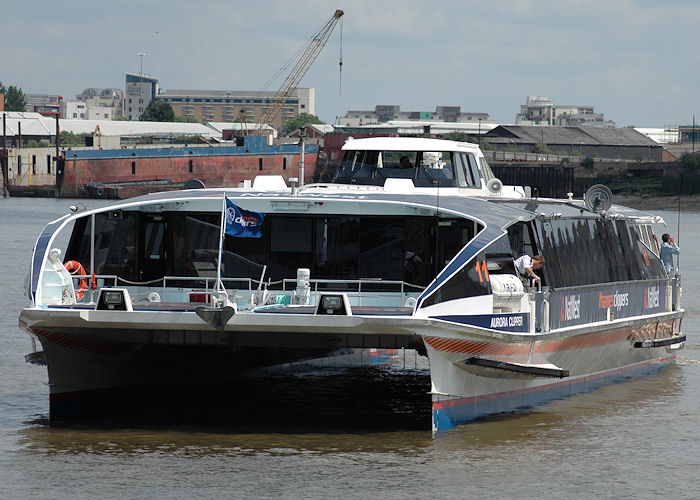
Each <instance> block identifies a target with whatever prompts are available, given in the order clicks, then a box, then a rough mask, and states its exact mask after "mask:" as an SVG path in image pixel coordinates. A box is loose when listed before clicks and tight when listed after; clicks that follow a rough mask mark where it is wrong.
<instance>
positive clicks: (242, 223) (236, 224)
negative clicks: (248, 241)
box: [226, 198, 265, 238]
mask: <svg viewBox="0 0 700 500" xmlns="http://www.w3.org/2000/svg"><path fill="white" fill-rule="evenodd" d="M264 220H265V214H262V213H259V212H250V211H248V210H243V209H242V208H240V207H237V206H236V205H234V204H233V202H232V201H231V200H229V199H228V198H226V234H229V235H231V236H235V237H237V238H260V237H261V236H262V231H261V228H262V223H263V221H264Z"/></svg>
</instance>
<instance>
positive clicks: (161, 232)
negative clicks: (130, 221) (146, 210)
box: [140, 214, 168, 281]
mask: <svg viewBox="0 0 700 500" xmlns="http://www.w3.org/2000/svg"><path fill="white" fill-rule="evenodd" d="M167 234H168V224H167V221H166V218H165V216H164V215H162V214H145V215H144V218H143V224H142V225H141V238H140V239H141V241H142V242H143V244H142V246H141V248H142V250H143V254H142V255H141V262H142V265H141V272H140V277H141V280H142V281H150V280H155V279H160V278H162V277H163V276H165V274H166V273H167V258H168V256H167V245H166V242H167V238H166V236H167Z"/></svg>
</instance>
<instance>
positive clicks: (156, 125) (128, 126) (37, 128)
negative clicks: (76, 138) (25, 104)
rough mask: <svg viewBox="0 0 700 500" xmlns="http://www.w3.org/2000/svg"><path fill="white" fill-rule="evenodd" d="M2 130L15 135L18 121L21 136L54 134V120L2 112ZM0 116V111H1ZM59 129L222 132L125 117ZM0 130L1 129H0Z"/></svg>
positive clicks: (68, 123)
mask: <svg viewBox="0 0 700 500" xmlns="http://www.w3.org/2000/svg"><path fill="white" fill-rule="evenodd" d="M5 114H6V115H7V118H6V120H5V124H6V125H5V131H6V132H5V133H6V135H7V136H8V137H14V136H16V135H17V134H18V129H19V127H18V126H17V124H18V123H21V127H22V135H23V136H37V137H47V138H48V137H53V136H55V135H56V119H55V118H48V117H45V116H42V115H40V114H39V113H19V112H12V111H8V112H6V113H5ZM0 119H2V117H1V113H0ZM58 125H59V127H60V130H61V131H62V132H63V131H66V132H70V133H72V134H93V133H95V132H96V130H97V126H98V125H99V127H100V128H99V131H100V133H101V134H102V135H103V136H119V137H139V136H159V137H169V136H183V135H194V136H202V137H208V138H213V139H216V138H218V139H220V138H221V131H219V130H216V129H215V128H212V127H207V126H206V125H203V124H201V123H182V122H137V121H124V120H65V119H61V120H59V124H58ZM0 133H2V131H1V130H0Z"/></svg>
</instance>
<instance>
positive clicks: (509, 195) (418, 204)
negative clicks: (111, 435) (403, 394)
mask: <svg viewBox="0 0 700 500" xmlns="http://www.w3.org/2000/svg"><path fill="white" fill-rule="evenodd" d="M343 149H344V151H345V156H344V159H343V162H342V165H341V167H340V169H339V171H338V174H337V176H336V178H335V180H334V181H333V182H332V183H328V184H310V185H306V186H302V187H297V186H295V185H292V186H291V187H289V186H287V185H286V184H285V182H284V180H283V179H282V178H281V177H258V178H256V179H255V181H254V183H253V186H252V189H251V188H245V189H244V188H235V189H193V190H186V191H172V192H167V193H156V194H151V195H147V196H142V197H138V198H134V199H130V200H125V201H122V202H118V203H115V204H113V205H110V206H107V207H104V208H100V209H96V210H82V211H81V210H74V211H73V213H70V214H68V215H66V216H64V217H61V218H60V219H57V220H55V221H54V222H51V223H50V224H48V225H47V226H46V228H45V229H44V230H43V232H42V233H41V235H40V236H39V238H38V240H37V243H36V246H35V249H34V253H33V257H32V263H31V272H30V276H29V280H28V294H29V298H30V299H31V305H30V306H29V307H27V308H25V309H23V310H22V312H21V315H20V318H19V323H20V325H21V327H23V328H24V329H25V330H26V331H27V332H28V333H29V334H30V336H31V337H32V338H33V340H34V341H36V340H38V341H39V343H40V344H41V347H42V348H43V350H40V349H39V346H38V345H37V344H36V342H35V345H36V346H37V349H36V350H35V352H34V353H32V354H30V355H28V356H27V357H28V360H30V361H35V362H44V361H45V362H46V364H47V367H48V376H49V385H50V420H51V422H52V424H55V423H60V422H65V421H70V420H72V419H79V418H81V416H82V415H85V414H88V413H89V412H90V410H91V405H92V404H93V403H95V404H97V403H96V402H97V401H101V402H104V400H105V399H109V398H110V397H111V396H109V397H104V396H105V395H111V394H116V393H117V392H119V393H122V394H123V393H127V394H128V393H129V391H132V390H133V391H136V390H138V389H139V388H144V387H149V388H158V387H168V388H170V389H172V388H174V387H175V388H176V387H178V386H179V385H183V386H185V385H187V386H189V387H192V386H193V385H194V386H197V385H198V384H199V385H201V387H205V386H206V385H207V384H210V383H212V382H216V383H219V384H222V383H223V384H227V383H230V384H240V383H241V381H242V380H243V381H244V380H252V379H253V378H254V377H255V376H256V375H257V374H260V373H263V372H265V373H269V371H270V370H274V369H275V367H281V366H285V367H289V366H296V365H299V366H301V365H304V366H314V364H316V366H330V365H332V363H336V364H337V365H338V366H340V365H343V364H348V365H352V364H357V363H360V364H362V363H368V362H369V361H368V360H373V361H374V360H376V359H383V358H386V354H392V353H401V352H402V350H403V353H404V354H405V352H406V350H408V349H414V350H415V351H417V352H418V353H419V354H420V355H421V356H427V360H428V362H429V363H428V364H429V370H430V380H431V387H430V394H431V397H432V415H433V417H432V428H433V430H435V431H442V430H445V429H449V428H451V427H453V426H455V425H457V424H461V423H464V422H468V421H470V420H474V419H475V418H478V417H480V416H484V415H488V414H493V413H498V412H504V411H512V410H516V409H519V408H524V407H528V406H531V405H534V404H539V403H542V402H545V401H548V400H552V399H554V398H559V397H562V396H567V395H570V394H574V393H577V392H581V391H586V390H590V389H592V388H594V387H597V386H600V385H602V384H606V383H611V382H613V381H615V380H619V379H620V378H622V377H626V376H631V375H639V374H649V373H653V372H654V371H656V370H658V369H659V367H662V366H664V365H667V364H670V363H673V362H674V359H675V353H676V352H677V349H678V348H680V347H682V346H683V345H684V341H685V336H684V335H683V334H682V331H681V321H682V318H683V309H682V308H681V306H680V276H679V275H677V274H676V275H673V276H669V275H668V274H667V272H666V270H665V268H664V266H663V264H662V262H661V260H660V259H659V255H658V248H657V246H656V243H655V241H654V239H653V229H652V226H653V225H654V224H659V223H663V220H662V219H660V218H659V217H655V216H653V215H649V214H646V213H643V212H640V211H637V210H632V209H629V208H625V207H621V206H617V205H612V198H611V195H610V191H609V190H607V188H604V187H602V186H596V187H594V188H592V189H591V190H589V192H588V193H587V196H586V198H585V200H584V199H582V200H575V199H573V198H572V197H571V196H570V197H569V199H563V200H559V199H545V198H533V197H531V196H530V193H529V189H527V188H520V187H513V186H503V185H502V184H501V182H500V181H499V180H498V179H496V178H495V177H494V176H493V173H492V171H491V169H490V168H489V166H488V164H487V163H486V161H485V160H484V157H483V155H482V153H481V151H480V150H479V148H478V147H477V146H476V145H474V144H468V143H458V142H452V141H444V140H436V139H422V138H387V137H381V138H368V139H358V140H352V139H351V140H349V141H348V142H347V143H346V144H345V146H344V148H343ZM524 254H527V255H529V256H535V255H542V256H544V258H545V260H546V265H544V267H542V268H541V269H540V270H538V271H537V272H538V273H539V276H540V278H541V280H540V281H537V282H536V283H537V286H529V285H530V284H528V283H524V282H523V280H522V277H521V276H519V275H518V273H517V272H516V270H515V267H514V259H516V258H518V257H519V256H521V255H524ZM219 277H220V278H219ZM368 353H370V354H376V353H381V354H383V355H384V356H383V358H382V357H381V356H379V357H377V356H371V355H368ZM119 401H120V402H122V403H123V402H124V401H128V400H125V399H123V398H122V399H119ZM244 403H245V402H242V404H244ZM241 408H243V406H242V407H241ZM241 411H243V410H241ZM426 426H427V422H426Z"/></svg>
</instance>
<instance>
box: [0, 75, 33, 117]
mask: <svg viewBox="0 0 700 500" xmlns="http://www.w3.org/2000/svg"><path fill="white" fill-rule="evenodd" d="M0 94H5V111H26V110H27V102H26V101H25V99H24V92H22V89H21V88H19V87H15V86H14V85H10V86H9V87H8V88H5V86H4V85H3V84H2V82H0Z"/></svg>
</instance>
